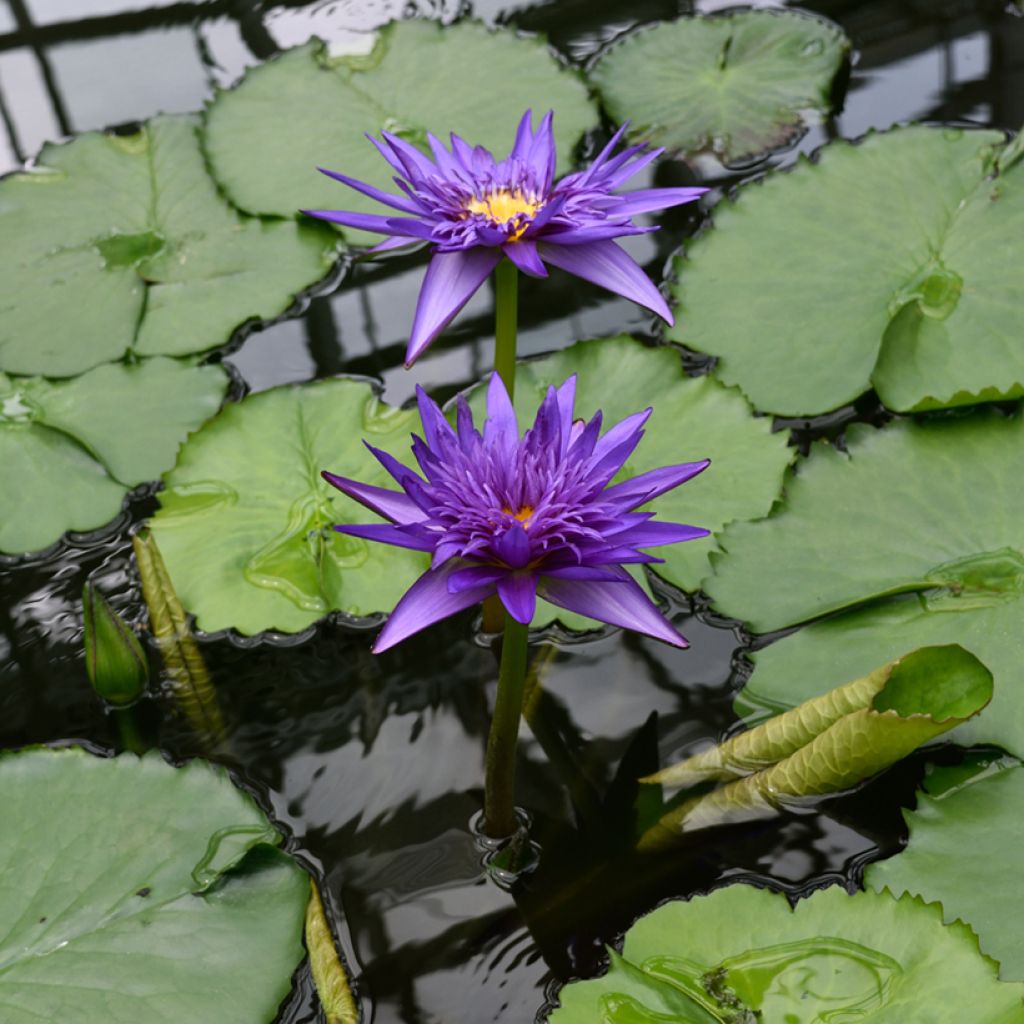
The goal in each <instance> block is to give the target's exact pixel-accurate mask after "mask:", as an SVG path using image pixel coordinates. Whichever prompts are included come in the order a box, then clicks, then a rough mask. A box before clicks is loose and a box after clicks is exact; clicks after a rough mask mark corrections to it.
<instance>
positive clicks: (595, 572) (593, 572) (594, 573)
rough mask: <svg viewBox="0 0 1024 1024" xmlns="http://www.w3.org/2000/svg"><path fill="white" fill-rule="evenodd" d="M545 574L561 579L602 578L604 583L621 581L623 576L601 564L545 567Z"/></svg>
mask: <svg viewBox="0 0 1024 1024" xmlns="http://www.w3.org/2000/svg"><path fill="white" fill-rule="evenodd" d="M543 572H544V575H545V576H549V577H550V576H554V577H555V578H556V579H560V580H595V581H597V580H600V581H601V582H604V583H621V582H622V577H621V576H619V574H618V573H616V572H615V571H614V570H613V569H605V568H602V567H601V566H599V565H564V566H562V567H561V568H560V569H549V568H548V567H547V566H544V567H543Z"/></svg>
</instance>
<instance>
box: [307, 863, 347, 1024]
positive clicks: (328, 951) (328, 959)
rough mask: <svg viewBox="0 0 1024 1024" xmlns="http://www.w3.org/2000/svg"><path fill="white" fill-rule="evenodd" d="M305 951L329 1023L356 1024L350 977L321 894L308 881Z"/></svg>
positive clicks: (311, 880)
mask: <svg viewBox="0 0 1024 1024" xmlns="http://www.w3.org/2000/svg"><path fill="white" fill-rule="evenodd" d="M306 949H307V950H309V968H310V971H311V973H312V975H313V983H314V984H315V985H316V992H317V995H318V996H319V997H320V1003H321V1005H322V1006H323V1009H324V1016H325V1017H326V1019H327V1024H357V1022H358V1020H359V1008H358V1007H357V1006H356V1001H355V999H354V998H353V996H352V989H351V987H350V986H349V981H348V975H347V974H346V973H345V967H344V965H343V964H342V962H341V957H340V956H339V955H338V950H337V948H336V947H335V945H334V936H333V935H331V926H330V924H328V922H327V915H326V913H325V912H324V904H323V901H322V900H321V899H320V891H319V890H318V889H317V887H316V882H314V881H313V879H310V880H309V905H308V906H307V907H306Z"/></svg>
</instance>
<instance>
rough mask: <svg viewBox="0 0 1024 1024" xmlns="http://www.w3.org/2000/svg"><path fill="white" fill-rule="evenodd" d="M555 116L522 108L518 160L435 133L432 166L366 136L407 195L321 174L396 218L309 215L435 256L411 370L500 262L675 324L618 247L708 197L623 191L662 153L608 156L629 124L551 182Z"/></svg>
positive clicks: (390, 142) (386, 139) (412, 341)
mask: <svg viewBox="0 0 1024 1024" xmlns="http://www.w3.org/2000/svg"><path fill="white" fill-rule="evenodd" d="M552 117H553V114H552V113H551V112H549V113H547V114H545V116H544V118H543V119H542V120H541V122H540V126H539V127H538V128H537V130H536V131H534V130H533V115H532V113H531V112H530V111H529V110H528V111H526V113H525V114H524V115H523V118H522V120H521V121H520V123H519V128H518V131H517V132H516V138H515V144H514V145H513V147H512V152H511V153H510V154H509V156H508V157H507V158H506V159H504V160H501V161H497V160H495V159H494V157H493V156H492V155H491V153H490V152H488V151H487V150H486V149H484V148H483V147H482V146H476V147H472V146H470V145H468V144H467V143H466V142H464V141H463V140H462V139H460V138H459V137H458V136H457V135H454V134H453V135H452V136H451V149H450V150H449V149H447V148H446V147H445V145H444V144H443V143H442V142H440V141H439V140H438V139H437V138H436V137H435V136H434V135H432V134H429V133H428V135H427V141H428V142H429V144H430V149H431V152H432V153H433V157H434V159H433V160H431V159H430V158H429V157H427V156H426V155H425V154H424V153H422V152H421V151H420V150H419V149H417V148H416V147H415V146H413V145H411V144H410V143H408V142H406V141H405V140H404V139H400V138H399V137H398V136H396V135H392V134H390V133H388V132H383V133H382V135H383V142H381V141H378V140H377V139H374V138H373V137H372V136H368V138H369V139H370V141H371V142H372V143H373V144H374V145H375V146H376V147H377V149H378V150H379V151H380V154H381V156H383V157H384V159H385V160H386V161H387V162H388V163H389V164H390V165H391V166H392V167H393V168H394V170H395V171H397V176H396V177H395V178H394V181H395V184H396V185H397V186H398V188H399V189H400V191H401V192H402V194H401V195H393V194H390V193H387V192H383V191H381V190H380V189H378V188H375V187H374V186H373V185H368V184H366V183H365V182H362V181H357V180H356V179H355V178H350V177H348V176H347V175H345V174H340V173H338V172H337V171H328V170H324V169H323V168H321V169H320V170H321V171H322V172H323V173H324V174H326V175H328V176H329V177H331V178H334V179H336V180H337V181H340V182H342V183H343V184H345V185H348V186H350V187H351V188H354V189H356V190H357V191H359V192H362V193H363V194H364V195H367V196H370V197H371V198H372V199H375V200H377V201H378V202H380V203H383V204H384V205H385V206H389V207H391V208H392V209H393V210H397V211H398V212H399V213H400V214H401V216H395V215H394V214H371V213H353V212H347V211H342V210H304V211H303V212H304V213H307V214H309V215H310V216H313V217H320V218H321V219H323V220H328V221H332V222H333V223H335V224H342V225H345V226H346V227H352V228H361V229H362V230H364V231H375V232H379V233H380V234H382V235H387V236H388V237H387V238H386V239H385V240H384V241H383V242H382V243H381V244H380V245H378V246H376V247H375V248H373V249H371V250H370V251H371V252H380V251H383V250H388V249H396V248H399V247H401V246H403V245H409V244H412V243H416V242H428V243H429V244H430V245H431V246H432V247H433V250H434V254H433V256H432V258H431V261H430V266H429V267H428V268H427V276H426V278H425V279H424V281H423V287H422V289H421V290H420V295H419V300H418V302H417V305H416V314H415V318H414V320H413V327H412V333H411V335H410V337H409V345H408V348H407V350H406V354H405V362H406V365H407V366H410V365H411V364H412V363H413V361H414V360H415V359H416V358H417V357H418V356H419V355H420V354H421V353H422V352H423V350H424V349H425V348H426V347H427V346H428V345H429V344H430V343H431V342H432V341H433V340H434V339H435V338H436V337H437V336H438V335H439V334H440V333H441V332H442V331H443V330H444V329H445V327H447V326H448V324H449V323H451V321H452V319H454V317H455V315H456V314H457V313H458V312H459V310H460V309H462V307H463V306H464V305H465V304H466V303H467V302H468V301H469V299H470V297H471V296H472V295H473V293H474V292H475V291H476V290H477V289H478V288H479V287H480V286H481V285H482V284H483V283H484V281H485V280H486V279H487V277H488V275H489V274H490V273H491V272H492V271H493V270H494V269H495V267H496V266H497V265H498V263H499V262H500V261H501V259H502V257H503V256H505V257H507V258H508V259H509V260H511V261H512V263H513V264H515V266H516V267H518V268H519V269H520V270H521V271H523V273H525V274H528V275H530V276H531V277H547V276H548V271H547V268H546V266H545V264H546V263H547V264H551V265H552V266H554V267H560V268H561V269H562V270H567V271H569V273H571V274H575V275H576V276H577V277H581V278H583V279H584V280H586V281H590V282H592V283H593V284H596V285H599V286H600V287H602V288H607V289H608V290H609V291H612V292H615V293H616V294H617V295H623V296H625V297H626V298H628V299H631V300H633V301H634V302H637V303H639V304H640V305H641V306H644V307H645V308H646V309H649V310H651V311H652V312H654V313H657V314H658V316H660V317H662V319H664V320H667V321H668V322H669V323H672V314H671V313H670V312H669V308H668V306H667V304H666V303H665V300H664V299H663V298H662V296H661V294H660V293H659V291H658V289H657V288H656V287H655V286H654V285H653V284H652V282H651V281H650V280H649V279H648V277H647V275H646V274H644V272H643V270H641V269H640V267H639V266H638V265H637V264H636V263H635V262H634V261H633V259H632V258H631V257H630V256H628V255H627V254H626V252H625V251H624V250H623V249H622V248H621V247H620V246H619V245H618V244H617V243H616V242H615V241H614V239H616V238H620V237H622V236H624V235H639V234H645V233H647V232H649V231H656V230H657V227H656V226H644V227H640V226H637V225H636V224H634V223H633V222H632V218H633V217H634V216H636V215H637V214H641V213H647V212H649V211H652V210H663V209H666V208H667V207H670V206H678V205H679V204H681V203H689V202H692V201H693V200H694V199H697V198H698V197H699V196H701V195H702V194H703V193H704V192H706V191H707V189H704V188H649V189H640V190H637V191H633V192H627V193H624V194H621V195H620V194H618V193H617V192H616V190H617V189H618V188H619V187H620V186H622V185H623V184H624V183H625V182H626V181H627V180H628V179H629V178H631V177H632V176H633V175H634V174H636V173H637V172H638V171H640V170H641V169H642V168H644V167H646V166H647V165H648V164H649V163H650V162H651V161H652V160H654V159H656V158H657V157H658V156H659V155H660V154H661V153H662V152H663V150H661V149H653V150H647V151H645V149H644V147H643V146H629V147H627V148H626V149H624V150H622V152H620V153H617V154H615V155H613V154H614V151H615V149H616V147H617V146H618V143H619V141H620V140H621V138H622V135H623V133H624V131H625V129H626V126H625V125H623V126H622V127H621V128H620V129H619V130H618V131H617V132H616V133H615V135H614V136H613V137H612V139H611V141H610V142H609V143H608V145H607V146H605V147H604V149H602V150H601V152H600V153H599V154H598V156H597V158H596V159H595V160H594V162H593V163H592V164H591V165H590V166H589V167H588V168H587V169H586V170H583V171H579V172H577V173H575V174H569V175H567V176H566V177H564V178H562V179H561V180H560V181H557V182H556V181H554V174H555V140H554V135H553V134H552V131H551V122H552Z"/></svg>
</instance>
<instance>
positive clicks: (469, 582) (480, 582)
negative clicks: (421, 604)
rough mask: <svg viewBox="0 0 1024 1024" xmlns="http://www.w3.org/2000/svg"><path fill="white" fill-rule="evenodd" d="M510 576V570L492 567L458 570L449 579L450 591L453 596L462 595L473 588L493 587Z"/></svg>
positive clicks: (472, 567) (479, 566)
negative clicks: (504, 577) (503, 578)
mask: <svg viewBox="0 0 1024 1024" xmlns="http://www.w3.org/2000/svg"><path fill="white" fill-rule="evenodd" d="M507 575H508V569H502V568H500V567H498V566H490V565H471V566H469V567H468V568H465V569H458V570H456V571H455V572H453V573H452V574H451V576H449V577H448V590H449V591H450V592H451V593H452V594H461V593H462V591H464V590H470V589H471V588H473V587H482V586H493V585H494V584H496V583H497V582H498V580H500V579H501V578H502V577H503V576H507Z"/></svg>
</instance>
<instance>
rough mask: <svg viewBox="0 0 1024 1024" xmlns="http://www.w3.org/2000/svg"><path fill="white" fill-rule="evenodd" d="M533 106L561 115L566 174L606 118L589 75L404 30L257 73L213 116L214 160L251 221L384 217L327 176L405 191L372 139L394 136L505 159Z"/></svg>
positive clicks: (535, 49) (538, 49)
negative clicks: (348, 50) (307, 215)
mask: <svg viewBox="0 0 1024 1024" xmlns="http://www.w3.org/2000/svg"><path fill="white" fill-rule="evenodd" d="M467 83H472V86H471V87H467ZM528 108H532V109H533V110H534V111H535V112H536V113H537V116H538V117H539V116H540V115H541V114H543V113H545V112H546V111H548V110H549V109H553V110H554V111H556V116H555V126H554V127H555V139H556V142H557V144H558V150H559V154H560V156H561V159H562V160H563V161H564V162H565V165H566V166H567V165H568V163H569V160H570V157H571V154H572V148H573V145H574V144H575V143H576V142H577V141H578V140H579V138H580V136H581V135H582V134H583V132H584V131H586V130H587V129H588V128H591V127H593V126H594V125H595V124H596V123H597V119H598V118H597V111H596V110H595V109H594V107H593V106H592V105H591V103H590V102H589V100H588V99H587V92H586V87H585V86H584V84H583V82H582V80H581V79H580V77H579V75H578V74H577V73H576V72H574V71H570V70H568V69H566V68H563V67H560V66H559V64H558V62H557V61H556V60H555V59H554V58H553V56H552V54H551V53H550V51H549V50H548V48H547V47H546V46H545V45H544V43H543V41H542V40H540V39H536V38H526V37H523V36H518V35H516V33H514V32H511V31H508V30H499V31H490V30H488V29H486V28H485V27H484V26H483V25H481V24H479V23H478V22H473V21H460V22H458V23H457V24H455V25H449V26H442V25H440V24H439V23H437V22H431V21H416V20H408V21H401V22H393V23H391V24H390V25H387V26H385V27H384V28H383V29H381V31H380V33H379V36H378V39H377V44H376V46H375V47H374V50H373V52H372V54H370V56H369V57H365V56H361V57H352V58H346V57H338V58H333V59H332V58H329V57H327V56H326V54H325V53H324V52H323V51H322V50H321V49H320V48H318V47H316V46H303V47H300V48H298V49H295V50H291V51H289V52H287V53H284V54H282V55H281V56H279V57H277V58H275V59H274V60H272V61H268V62H267V63H266V64H263V65H261V66H260V67H258V68H254V69H253V70H251V71H250V72H249V73H248V74H247V75H246V77H245V78H244V79H243V80H242V82H241V83H240V84H239V85H238V86H237V87H236V88H235V89H232V90H230V91H229V92H224V93H221V94H220V95H219V96H218V97H217V99H216V100H215V101H214V103H213V105H212V106H211V107H210V109H209V111H208V113H207V119H206V151H207V153H208V154H209V157H210V162H211V165H212V168H213V173H214V174H215V176H216V177H217V179H218V180H219V181H220V183H221V185H222V186H223V187H224V189H225V190H226V191H227V193H228V195H229V196H230V197H231V199H232V200H233V201H234V202H235V203H237V204H238V205H239V206H240V207H241V208H242V209H244V210H248V211H249V212H251V213H264V214H275V215H277V216H281V217H294V216H297V215H298V212H299V210H300V209H306V210H308V209H345V210H356V211H359V212H362V213H378V212H379V210H378V208H377V206H376V204H375V202H374V201H373V200H372V199H369V198H368V197H366V196H362V195H359V194H358V193H356V192H353V191H352V190H351V189H348V188H345V187H344V186H342V185H339V184H338V183H337V182H335V181H331V180H329V179H328V178H325V177H324V176H323V175H322V174H318V173H317V168H318V167H326V168H329V169H331V170H335V171H341V172H343V173H344V174H346V175H349V176H350V177H353V178H357V179H359V180H361V181H365V182H369V183H370V184H372V185H374V186H376V187H377V188H380V189H384V190H386V191H390V192H392V193H393V192H395V186H394V183H393V182H392V180H391V178H392V172H391V171H390V170H389V168H388V167H387V164H385V163H384V161H382V160H381V158H380V155H379V154H378V153H377V151H376V149H375V148H374V147H373V146H372V145H370V143H369V142H368V141H367V140H366V137H365V134H366V133H369V134H371V135H377V136H379V135H380V133H381V132H382V131H389V132H391V133H393V134H396V135H398V136H399V137H400V138H402V139H403V140H405V141H406V142H410V143H412V144H413V145H417V146H420V147H421V148H423V149H424V151H425V152H429V149H428V147H427V132H428V131H431V132H433V133H434V134H436V135H438V136H440V137H441V138H443V139H447V137H448V133H449V132H455V133H456V134H457V135H461V136H462V137H463V138H466V139H470V140H472V142H473V143H474V144H478V145H482V146H484V147H485V148H487V149H490V150H491V151H492V152H493V153H495V154H496V155H497V156H499V157H503V156H504V155H505V154H506V153H508V151H509V150H510V149H511V148H512V143H513V140H514V139H515V133H516V125H517V124H518V122H519V119H520V118H521V117H522V116H523V111H524V110H526V109H528ZM268 138H272V139H273V140H274V144H273V146H272V147H268V146H267V145H266V143H265V140H266V139H268ZM345 235H346V237H347V238H349V239H351V240H352V241H353V242H355V243H356V244H360V245H365V244H376V243H377V242H378V241H380V239H379V237H378V236H376V235H372V234H369V233H367V232H365V231H357V230H354V229H349V228H346V229H345Z"/></svg>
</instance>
